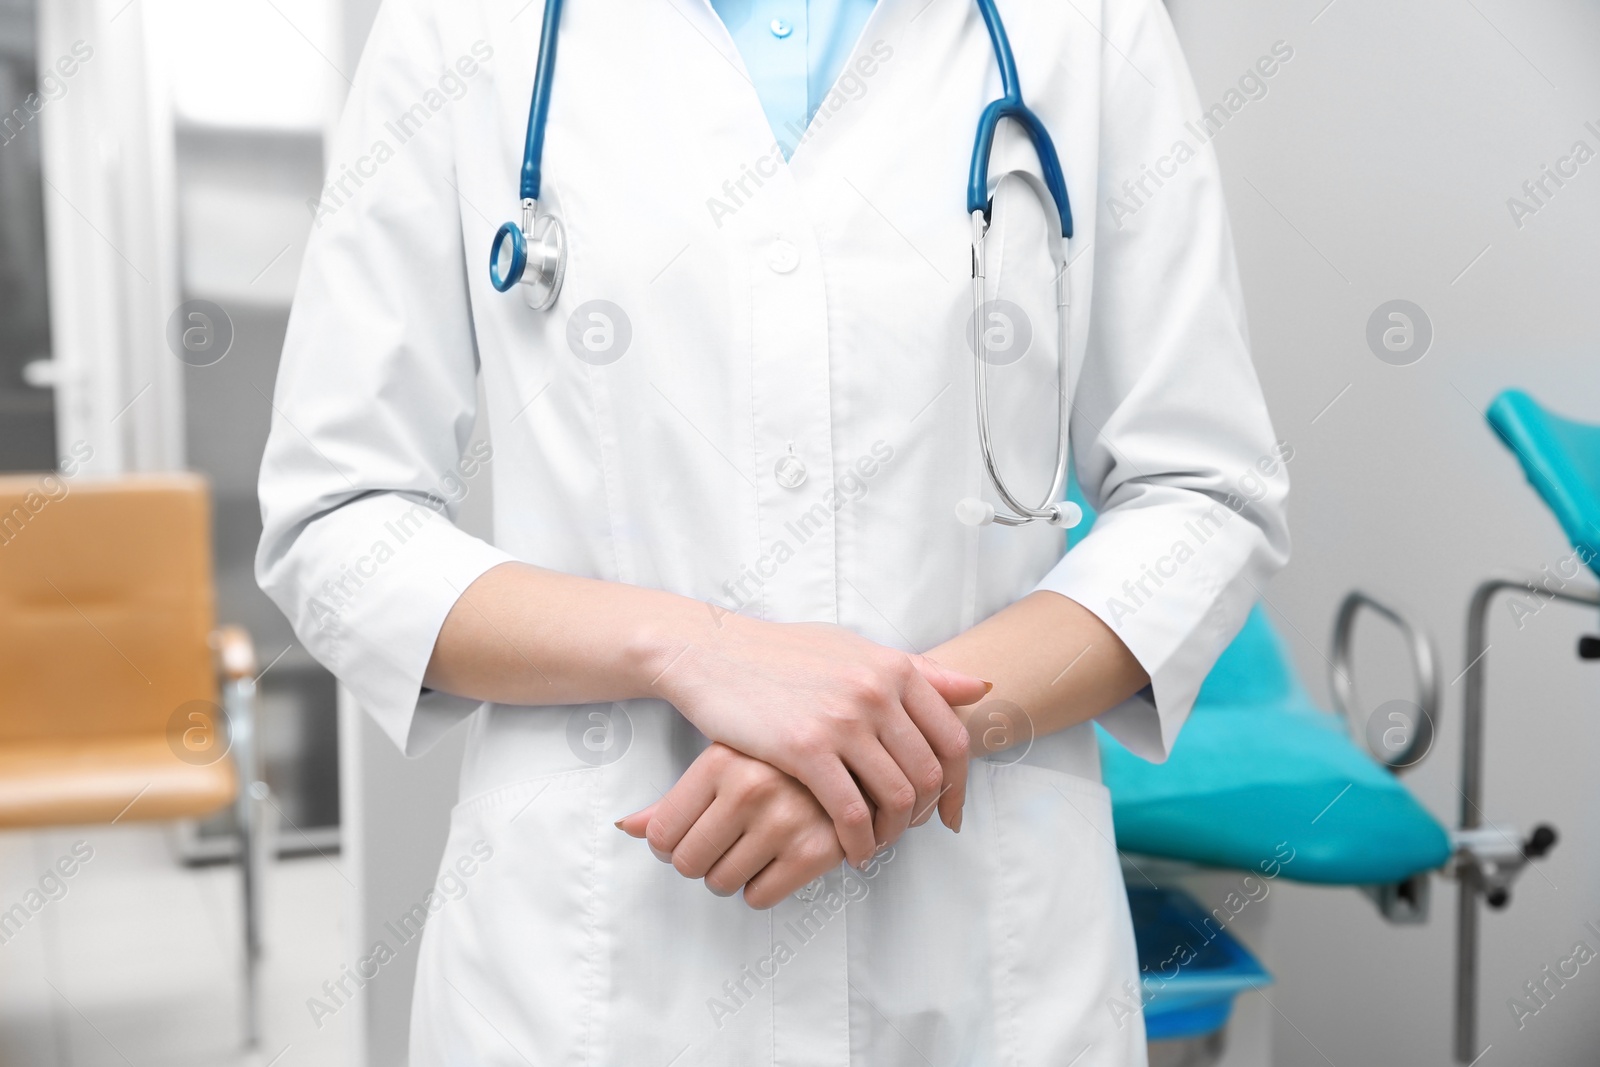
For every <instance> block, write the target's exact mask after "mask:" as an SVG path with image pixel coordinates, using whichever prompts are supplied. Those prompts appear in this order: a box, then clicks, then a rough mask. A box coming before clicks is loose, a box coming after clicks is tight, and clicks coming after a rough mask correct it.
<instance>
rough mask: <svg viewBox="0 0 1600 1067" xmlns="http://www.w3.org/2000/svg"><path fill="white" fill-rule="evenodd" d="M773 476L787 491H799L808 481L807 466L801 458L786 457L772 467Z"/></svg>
mask: <svg viewBox="0 0 1600 1067" xmlns="http://www.w3.org/2000/svg"><path fill="white" fill-rule="evenodd" d="M772 476H773V477H774V478H776V479H778V484H779V485H781V486H783V487H784V488H785V489H798V488H800V486H801V485H802V484H803V483H804V482H805V480H806V465H805V464H804V463H802V462H801V461H800V457H799V456H793V455H789V456H784V457H782V458H781V459H779V460H778V462H777V463H774V464H773V465H772Z"/></svg>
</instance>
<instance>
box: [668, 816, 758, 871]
mask: <svg viewBox="0 0 1600 1067" xmlns="http://www.w3.org/2000/svg"><path fill="white" fill-rule="evenodd" d="M745 816H746V813H745V812H744V811H743V810H741V807H740V805H738V804H735V803H734V802H733V801H731V800H729V799H728V798H726V797H718V798H717V799H716V800H713V801H712V802H711V806H710V807H709V808H707V809H706V811H705V814H703V815H701V816H700V817H699V818H698V819H696V820H695V822H694V824H693V825H692V826H690V827H689V828H688V830H687V831H686V832H685V833H684V835H683V839H682V840H681V841H679V842H678V846H677V847H676V848H674V849H673V850H672V865H673V866H674V867H675V868H677V870H678V873H679V874H681V875H683V876H684V877H685V878H704V877H705V876H706V875H707V874H709V873H710V871H711V868H713V867H715V866H716V865H717V861H718V860H720V859H722V857H723V855H724V854H725V853H726V852H727V851H728V850H729V849H730V848H732V847H733V844H734V842H735V841H738V840H739V838H740V836H741V835H743V834H744V830H745V824H746V821H747V820H746V817H745Z"/></svg>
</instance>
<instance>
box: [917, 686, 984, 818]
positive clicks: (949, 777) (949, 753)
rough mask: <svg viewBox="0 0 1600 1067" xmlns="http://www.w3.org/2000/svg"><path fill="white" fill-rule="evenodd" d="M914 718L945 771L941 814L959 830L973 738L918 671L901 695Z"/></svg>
mask: <svg viewBox="0 0 1600 1067" xmlns="http://www.w3.org/2000/svg"><path fill="white" fill-rule="evenodd" d="M901 701H902V703H904V705H905V709H906V714H908V715H909V716H910V717H911V721H912V723H914V724H915V725H916V727H917V729H918V730H920V731H921V732H922V736H923V738H924V739H925V740H926V741H927V743H928V746H929V747H930V748H932V749H933V755H934V757H935V758H937V759H938V761H939V766H940V767H941V769H942V770H943V772H944V785H943V787H942V789H943V791H942V792H941V793H940V794H939V817H940V818H941V819H942V820H943V821H944V824H945V825H946V826H948V827H950V829H952V830H955V831H958V832H959V831H960V829H961V809H962V807H963V806H964V805H965V804H966V802H967V760H968V755H969V749H970V747H971V738H970V737H968V735H967V728H966V727H965V726H963V725H962V724H961V718H960V716H958V715H957V714H956V713H955V712H954V711H952V710H950V705H949V704H948V703H946V702H945V699H944V698H943V697H942V696H940V695H939V693H938V691H937V690H936V689H935V688H934V687H933V685H932V683H930V682H928V681H927V680H925V679H924V678H923V677H922V675H921V674H920V673H919V674H917V675H914V676H913V677H912V679H911V683H910V684H909V685H907V686H906V691H905V694H904V695H903V696H902V697H901Z"/></svg>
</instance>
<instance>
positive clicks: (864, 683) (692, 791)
mask: <svg viewBox="0 0 1600 1067" xmlns="http://www.w3.org/2000/svg"><path fill="white" fill-rule="evenodd" d="M989 688H990V686H989V684H988V683H987V682H984V681H982V680H981V679H978V678H974V677H972V676H970V675H965V674H959V673H956V672H953V671H947V670H945V669H944V668H942V667H940V666H939V665H938V664H936V663H934V662H933V661H931V660H929V659H926V658H925V657H922V656H916V655H908V654H906V653H903V652H898V651H895V650H893V649H888V648H884V647H883V646H881V645H877V644H875V643H873V642H872V641H869V640H867V639H866V638H863V637H860V636H858V635H856V634H854V633H851V632H850V631H848V630H845V629H843V628H841V627H838V626H831V625H826V624H821V623H770V622H763V621H760V620H754V619H748V618H744V617H742V616H738V615H728V616H726V617H725V618H724V619H723V620H722V624H721V625H720V626H719V627H718V631H717V633H716V634H715V635H714V637H712V638H711V639H709V640H701V641H698V642H695V643H692V644H688V645H685V646H683V647H680V648H676V649H665V650H663V653H662V664H661V671H660V673H659V675H658V676H657V681H656V684H655V689H656V690H657V692H658V693H659V695H660V696H662V697H663V698H665V699H667V700H668V701H670V702H671V703H672V704H673V705H674V706H675V707H677V708H678V710H679V711H680V712H681V713H682V714H683V715H684V716H685V717H686V718H687V719H688V720H689V721H690V722H692V723H693V724H694V725H695V727H696V728H698V729H699V730H700V732H701V733H703V734H705V735H706V736H707V737H708V738H710V739H711V740H712V742H714V743H713V744H712V745H711V746H710V747H709V748H707V749H706V751H705V752H704V753H702V754H701V755H700V756H699V758H697V759H696V760H695V761H694V763H693V764H692V765H691V766H690V768H689V769H688V770H687V771H686V772H685V773H684V775H683V777H682V778H680V779H679V780H678V782H677V783H676V784H675V785H674V786H673V787H672V788H671V789H669V790H668V791H667V793H666V794H665V795H664V796H663V797H662V798H661V799H660V800H658V801H656V802H655V803H654V804H651V805H650V806H649V807H647V808H645V809H644V810H642V811H639V812H635V813H634V814H632V815H629V816H627V817H626V818H624V819H623V820H621V821H620V822H618V824H617V825H618V827H619V828H620V829H622V830H623V831H625V832H626V833H629V834H631V835H632V836H634V837H643V838H645V839H646V840H647V841H648V842H649V845H650V847H651V849H652V851H654V852H655V854H656V855H657V856H658V857H659V858H662V859H667V860H670V861H671V862H672V864H673V866H674V867H675V868H676V869H677V870H678V871H679V872H680V873H681V874H683V875H684V876H686V877H690V878H704V879H705V880H706V885H707V887H708V888H710V889H711V890H712V891H713V892H716V893H719V894H721V895H731V894H733V893H735V892H737V891H739V890H740V889H741V888H742V889H743V890H744V894H745V900H746V901H747V902H748V903H749V904H750V905H751V906H752V907H757V908H766V907H771V906H772V905H774V904H776V903H777V902H778V901H780V900H782V899H783V897H784V896H786V895H788V894H789V893H790V892H792V891H793V890H795V889H797V888H799V887H800V886H802V885H805V884H806V883H807V882H809V881H811V880H812V879H813V878H815V877H817V876H818V875H820V874H823V873H825V872H827V871H828V870H831V869H832V868H833V867H835V866H837V865H838V863H839V861H840V860H841V859H848V860H849V861H850V862H851V863H852V864H855V865H857V866H860V865H861V864H864V863H866V862H867V860H868V859H870V858H871V857H872V855H873V854H874V853H875V852H876V851H877V850H878V849H880V848H882V847H884V846H885V845H888V844H891V843H892V842H894V841H895V840H896V839H898V838H899V836H900V835H901V834H902V833H904V832H905V831H906V829H907V828H908V827H910V826H916V825H920V824H921V823H923V822H925V821H927V820H928V819H929V818H931V817H932V814H933V812H934V810H935V809H937V810H938V812H939V815H940V818H941V819H942V820H943V822H944V823H945V825H947V826H948V827H950V829H952V830H957V831H959V830H960V828H961V809H962V805H963V804H964V803H965V799H966V782H967V753H968V737H967V731H966V729H965V727H964V726H963V725H962V722H961V718H960V716H959V715H958V714H957V713H956V712H955V711H954V710H953V709H954V708H956V707H962V706H965V705H969V704H974V703H976V702H977V701H978V700H980V699H982V697H983V696H984V694H985V693H987V692H988V690H989Z"/></svg>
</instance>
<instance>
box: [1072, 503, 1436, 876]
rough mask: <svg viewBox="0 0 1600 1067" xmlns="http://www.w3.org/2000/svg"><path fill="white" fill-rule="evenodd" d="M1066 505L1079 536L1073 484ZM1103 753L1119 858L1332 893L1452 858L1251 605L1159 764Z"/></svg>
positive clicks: (1109, 750)
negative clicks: (1283, 881)
mask: <svg viewBox="0 0 1600 1067" xmlns="http://www.w3.org/2000/svg"><path fill="white" fill-rule="evenodd" d="M1069 496H1070V497H1071V498H1072V499H1074V500H1076V501H1078V503H1079V504H1080V505H1083V506H1084V507H1085V523H1084V525H1083V526H1080V527H1079V529H1078V530H1076V531H1074V535H1075V537H1074V540H1076V539H1077V538H1079V537H1082V535H1083V532H1084V531H1085V530H1086V529H1087V526H1088V523H1089V522H1092V521H1093V512H1092V511H1089V510H1088V507H1087V501H1085V500H1084V499H1083V497H1082V495H1081V493H1080V492H1079V491H1078V489H1077V486H1076V485H1075V484H1074V485H1072V486H1071V487H1070V492H1069ZM1100 748H1101V759H1102V768H1103V772H1104V775H1105V783H1106V785H1107V786H1108V787H1109V788H1110V790H1111V801H1112V815H1113V818H1114V820H1115V823H1116V834H1117V847H1118V848H1120V849H1122V850H1123V851H1125V852H1136V853H1145V854H1148V855H1153V856H1163V857H1167V858H1170V859H1179V860H1187V861H1189V862H1192V863H1201V864H1206V865H1208V866H1215V867H1231V868H1239V869H1243V870H1253V871H1257V872H1261V871H1263V870H1272V871H1275V872H1277V873H1279V874H1280V875H1281V877H1284V878H1289V879H1292V880H1295V881H1302V882H1318V883H1323V884H1331V885H1376V884H1382V883H1387V882H1398V881H1401V880H1402V879H1404V878H1407V877H1409V876H1410V875H1412V874H1416V873H1418V872H1420V871H1426V870H1431V869H1433V868H1436V867H1439V866H1440V865H1442V864H1443V863H1444V862H1445V860H1447V859H1448V858H1449V856H1450V838H1449V835H1448V834H1447V833H1446V832H1445V830H1444V827H1442V826H1441V825H1439V823H1438V821H1437V820H1435V819H1434V818H1433V816H1432V815H1429V814H1428V812H1427V810H1426V809H1425V808H1423V807H1422V805H1421V804H1419V803H1417V801H1416V799H1415V798H1414V797H1413V796H1412V795H1411V793H1410V792H1409V791H1408V790H1407V789H1406V787H1405V786H1404V785H1403V784H1401V782H1400V780H1399V779H1398V778H1396V777H1395V776H1394V775H1393V774H1392V773H1390V772H1389V771H1388V770H1387V769H1385V768H1384V767H1382V766H1380V765H1379V764H1378V762H1377V761H1376V760H1374V759H1373V758H1372V757H1371V756H1369V755H1368V754H1367V753H1366V751H1365V749H1363V748H1361V747H1360V746H1358V745H1357V744H1356V743H1355V742H1354V741H1352V740H1351V738H1350V735H1349V734H1348V732H1347V731H1346V729H1345V726H1344V722H1343V720H1342V719H1339V718H1337V717H1336V716H1334V715H1331V714H1329V713H1327V712H1325V711H1323V710H1321V709H1320V708H1318V707H1316V705H1314V704H1313V703H1312V702H1311V699H1310V697H1309V696H1308V695H1307V694H1306V691H1305V688H1304V687H1303V686H1302V685H1301V684H1300V680H1299V678H1298V677H1297V676H1296V674H1295V672H1294V669H1293V667H1291V666H1290V661H1289V656H1288V653H1287V650H1286V649H1285V648H1284V646H1283V641H1282V639H1281V638H1280V637H1279V636H1278V633H1277V632H1276V631H1275V630H1274V629H1273V627H1272V623H1271V622H1270V620H1268V618H1267V616H1266V613H1265V612H1264V611H1263V610H1262V608H1261V606H1260V605H1259V604H1258V605H1256V607H1255V608H1254V609H1253V610H1252V611H1251V612H1250V617H1249V618H1248V619H1247V620H1246V622H1245V625H1244V628H1243V629H1242V630H1241V631H1240V632H1239V635H1238V636H1237V637H1235V638H1234V640H1233V642H1232V643H1231V644H1230V645H1229V646H1228V647H1227V649H1225V650H1224V651H1223V654H1222V656H1221V657H1220V658H1219V659H1218V660H1217V663H1216V666H1214V667H1213V668H1212V670H1211V673H1210V674H1208V675H1207V676H1206V680H1205V684H1204V685H1203V686H1201V689H1200V696H1199V698H1198V699H1197V700H1196V702H1195V707H1194V710H1193V711H1192V712H1191V713H1190V716H1189V721H1188V722H1187V723H1186V724H1185V725H1184V727H1183V729H1182V731H1180V732H1179V734H1178V739H1177V742H1176V743H1175V744H1174V745H1173V750H1172V755H1171V758H1169V759H1168V760H1167V762H1165V763H1161V764H1155V763H1148V762H1146V761H1145V760H1142V759H1140V758H1139V757H1137V756H1135V755H1133V754H1132V753H1130V752H1129V751H1128V750H1127V749H1125V748H1123V747H1122V746H1121V745H1120V744H1118V743H1117V742H1116V741H1115V740H1114V739H1113V738H1112V737H1111V735H1109V734H1107V733H1105V731H1103V730H1102V731H1100ZM1289 856H1292V859H1288V860H1287V862H1285V857H1289ZM1274 863H1276V867H1274V866H1273V864H1274ZM1263 864H1267V865H1268V866H1267V867H1265V868H1264V867H1263V866H1262V865H1263Z"/></svg>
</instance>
